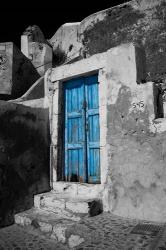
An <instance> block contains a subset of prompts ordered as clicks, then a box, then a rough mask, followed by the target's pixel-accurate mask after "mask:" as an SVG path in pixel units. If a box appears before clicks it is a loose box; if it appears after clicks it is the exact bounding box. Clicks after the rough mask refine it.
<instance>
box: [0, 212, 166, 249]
mask: <svg viewBox="0 0 166 250" xmlns="http://www.w3.org/2000/svg"><path fill="white" fill-rule="evenodd" d="M74 223H75V224H73V225H71V227H69V228H68V229H67V231H66V232H65V234H66V235H65V234H64V230H63V227H62V228H61V229H60V227H57V228H58V229H56V228H53V231H54V230H55V231H56V234H55V236H56V237H54V239H52V240H49V239H48V237H47V234H45V235H42V234H40V232H39V231H38V228H36V229H35V230H34V232H32V230H31V228H30V227H28V226H26V228H22V227H20V226H17V225H13V226H10V227H6V228H3V229H0V250H4V249H5V250H8V249H9V250H15V249H17V248H18V249H21V250H29V249H33V250H39V249H44V250H47V249H49V250H53V249H54V250H56V249H58V250H61V249H65V250H67V249H74V250H84V249H89V250H90V249H93V250H102V249H104V250H116V249H117V250H152V249H153V250H166V240H165V239H166V230H164V231H163V232H162V233H161V234H160V235H158V236H151V235H139V234H132V233H131V231H132V229H133V228H134V227H135V226H136V225H137V224H138V223H139V221H137V220H131V219H124V218H121V217H118V216H114V215H112V214H109V213H103V214H100V215H98V216H95V217H87V218H84V219H83V220H81V221H80V222H74ZM64 227H65V224H64ZM58 230H59V231H58ZM57 235H58V237H59V240H61V242H63V243H64V244H61V243H59V242H57ZM65 237H66V240H64V239H65ZM80 239H81V240H80ZM83 240H84V241H83Z"/></svg>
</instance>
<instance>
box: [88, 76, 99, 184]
mask: <svg viewBox="0 0 166 250" xmlns="http://www.w3.org/2000/svg"><path fill="white" fill-rule="evenodd" d="M85 99H86V102H87V105H86V127H87V130H86V133H87V167H88V182H89V183H98V182H100V145H99V144H100V128H99V95H98V77H97V75H95V76H91V77H86V78H85Z"/></svg>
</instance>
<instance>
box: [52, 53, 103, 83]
mask: <svg viewBox="0 0 166 250" xmlns="http://www.w3.org/2000/svg"><path fill="white" fill-rule="evenodd" d="M105 63H106V53H101V54H97V55H94V56H92V57H90V58H87V59H82V60H80V61H78V62H75V63H72V64H66V65H63V66H60V67H57V68H54V69H52V73H51V81H52V82H55V81H59V80H62V81H65V80H68V79H70V78H73V77H78V76H81V75H85V74H88V73H90V72H95V71H97V70H99V69H101V68H103V67H104V66H105Z"/></svg>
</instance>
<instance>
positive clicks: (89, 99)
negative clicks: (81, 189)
mask: <svg viewBox="0 0 166 250" xmlns="http://www.w3.org/2000/svg"><path fill="white" fill-rule="evenodd" d="M64 92H65V178H66V180H67V181H75V182H89V183H98V182H100V152H99V151H100V150H99V141H100V138H99V134H100V131H99V103H98V81H97V75H95V76H91V77H81V78H77V79H74V80H70V81H67V82H65V83H64Z"/></svg>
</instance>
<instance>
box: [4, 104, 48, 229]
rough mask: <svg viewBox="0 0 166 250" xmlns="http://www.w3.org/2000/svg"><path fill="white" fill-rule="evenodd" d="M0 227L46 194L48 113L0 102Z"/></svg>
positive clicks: (39, 109) (40, 109) (12, 220)
mask: <svg viewBox="0 0 166 250" xmlns="http://www.w3.org/2000/svg"><path fill="white" fill-rule="evenodd" d="M0 121H1V122H0V227H2V226H6V225H9V224H11V223H13V222H14V214H15V213H16V212H20V211H23V210H26V209H29V208H31V207H32V206H33V195H34V194H37V193H41V192H45V191H49V190H50V186H49V122H48V121H49V119H48V110H47V109H42V108H31V107H25V106H22V105H18V104H13V103H7V102H3V101H0Z"/></svg>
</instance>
